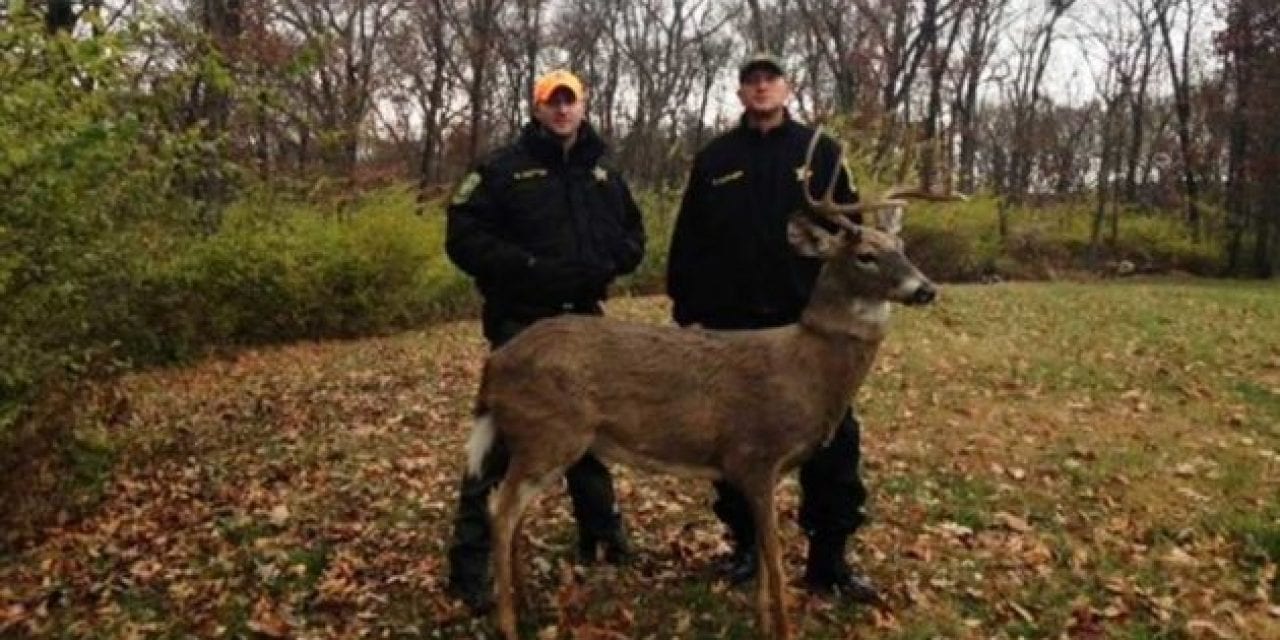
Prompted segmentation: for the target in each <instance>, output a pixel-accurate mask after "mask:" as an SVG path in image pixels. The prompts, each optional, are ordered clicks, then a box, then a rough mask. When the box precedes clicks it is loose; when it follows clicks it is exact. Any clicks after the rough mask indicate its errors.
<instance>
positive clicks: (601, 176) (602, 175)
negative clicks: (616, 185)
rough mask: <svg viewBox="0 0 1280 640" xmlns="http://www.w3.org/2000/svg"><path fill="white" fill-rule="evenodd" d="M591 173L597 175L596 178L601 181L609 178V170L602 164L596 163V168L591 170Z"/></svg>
mask: <svg viewBox="0 0 1280 640" xmlns="http://www.w3.org/2000/svg"><path fill="white" fill-rule="evenodd" d="M591 175H593V176H595V177H596V180H598V181H600V182H605V181H606V180H608V179H609V172H608V171H605V169H604V167H602V166H600V165H596V168H594V169H592V170H591Z"/></svg>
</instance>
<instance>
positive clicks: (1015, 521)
mask: <svg viewBox="0 0 1280 640" xmlns="http://www.w3.org/2000/svg"><path fill="white" fill-rule="evenodd" d="M995 521H996V523H998V524H1000V525H1001V526H1003V527H1004V528H1006V529H1009V530H1010V531H1015V532H1017V533H1026V532H1028V531H1030V530H1031V525H1030V524H1029V523H1027V521H1026V520H1024V519H1022V518H1020V517H1018V516H1015V515H1013V514H1012V513H1008V512H1005V511H1000V512H997V513H996V515H995Z"/></svg>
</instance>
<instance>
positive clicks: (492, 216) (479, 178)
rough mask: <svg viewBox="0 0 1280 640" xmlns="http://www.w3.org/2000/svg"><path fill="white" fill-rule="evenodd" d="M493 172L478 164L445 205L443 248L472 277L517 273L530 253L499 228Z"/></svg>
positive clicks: (523, 269)
mask: <svg viewBox="0 0 1280 640" xmlns="http://www.w3.org/2000/svg"><path fill="white" fill-rule="evenodd" d="M492 176H493V172H492V171H490V170H489V169H488V168H487V167H485V166H483V165H482V166H478V167H476V168H475V169H474V170H472V171H471V172H470V173H468V174H467V176H466V177H465V178H463V180H462V182H461V183H459V185H458V187H457V188H456V189H455V191H454V195H453V199H452V201H451V202H450V203H449V208H448V218H447V224H446V231H445V251H446V252H447V253H448V254H449V259H450V260H452V261H453V263H454V264H456V265H458V268H459V269H462V270H463V271H464V272H466V273H467V274H468V275H470V276H471V277H473V278H476V279H505V278H512V277H519V276H520V275H521V274H523V273H524V272H526V271H527V270H528V269H529V263H530V259H531V257H532V256H530V255H529V253H528V252H526V251H525V250H523V249H521V248H520V247H519V246H517V245H515V244H513V243H511V242H510V241H508V240H506V239H504V238H503V237H502V235H501V234H500V232H499V231H498V229H499V228H500V224H501V220H499V211H500V209H499V208H498V206H497V203H496V202H495V200H494V193H493V190H494V181H493V178H492Z"/></svg>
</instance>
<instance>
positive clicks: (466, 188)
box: [451, 171, 480, 204]
mask: <svg viewBox="0 0 1280 640" xmlns="http://www.w3.org/2000/svg"><path fill="white" fill-rule="evenodd" d="M478 186H480V173H479V172H476V171H472V172H471V173H468V174H467V175H466V177H464V178H463V179H462V182H460V183H458V190H457V191H454V192H453V200H451V202H452V203H453V204H463V203H465V202H466V201H468V200H470V199H471V192H473V191H475V190H476V187H478Z"/></svg>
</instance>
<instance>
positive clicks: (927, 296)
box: [907, 282, 938, 304]
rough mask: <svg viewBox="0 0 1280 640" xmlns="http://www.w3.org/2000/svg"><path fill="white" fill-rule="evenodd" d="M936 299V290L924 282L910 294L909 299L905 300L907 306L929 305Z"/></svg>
mask: <svg viewBox="0 0 1280 640" xmlns="http://www.w3.org/2000/svg"><path fill="white" fill-rule="evenodd" d="M937 297H938V290H937V289H935V288H934V286H933V285H932V284H929V283H928V282H925V283H922V284H921V285H920V286H919V287H917V288H916V290H915V291H913V292H912V293H911V297H910V298H908V299H907V304H929V303H930V302H933V299H934V298H937Z"/></svg>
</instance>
